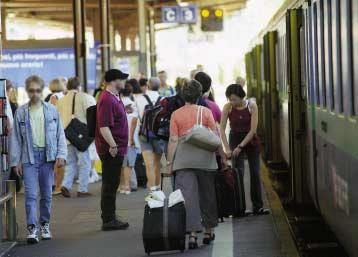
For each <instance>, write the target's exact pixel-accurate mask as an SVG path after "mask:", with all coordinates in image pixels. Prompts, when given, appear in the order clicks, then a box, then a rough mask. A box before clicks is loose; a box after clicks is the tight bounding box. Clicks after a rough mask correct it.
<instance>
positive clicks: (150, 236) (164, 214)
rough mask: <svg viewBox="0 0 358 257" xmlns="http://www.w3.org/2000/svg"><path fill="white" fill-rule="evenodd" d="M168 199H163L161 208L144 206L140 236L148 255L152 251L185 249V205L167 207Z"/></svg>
mask: <svg viewBox="0 0 358 257" xmlns="http://www.w3.org/2000/svg"><path fill="white" fill-rule="evenodd" d="M168 201H169V200H168V199H166V200H165V202H164V207H162V208H153V209H150V208H149V206H148V205H146V207H145V210H144V221H143V231H142V236H143V244H144V250H145V252H146V253H147V254H148V255H150V254H151V253H152V252H161V251H174V250H179V251H181V252H183V251H184V250H185V235H186V211H185V205H184V203H178V204H176V205H174V206H172V207H170V208H168Z"/></svg>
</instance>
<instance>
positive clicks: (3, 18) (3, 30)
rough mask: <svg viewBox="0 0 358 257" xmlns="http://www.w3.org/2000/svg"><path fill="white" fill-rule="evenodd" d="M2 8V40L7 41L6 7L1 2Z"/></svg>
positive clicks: (0, 21)
mask: <svg viewBox="0 0 358 257" xmlns="http://www.w3.org/2000/svg"><path fill="white" fill-rule="evenodd" d="M0 8H1V13H0V16H1V19H0V23H1V28H0V29H1V30H0V31H1V41H2V42H5V41H6V9H5V7H2V6H1V4H0Z"/></svg>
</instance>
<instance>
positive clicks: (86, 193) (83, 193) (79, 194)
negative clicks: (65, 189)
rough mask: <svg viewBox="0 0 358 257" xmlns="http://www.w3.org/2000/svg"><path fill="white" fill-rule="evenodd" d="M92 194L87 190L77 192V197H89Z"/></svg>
mask: <svg viewBox="0 0 358 257" xmlns="http://www.w3.org/2000/svg"><path fill="white" fill-rule="evenodd" d="M90 196H92V194H91V193H89V192H77V197H90Z"/></svg>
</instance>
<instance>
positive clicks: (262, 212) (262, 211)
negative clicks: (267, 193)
mask: <svg viewBox="0 0 358 257" xmlns="http://www.w3.org/2000/svg"><path fill="white" fill-rule="evenodd" d="M270 213H271V212H270V210H269V209H264V208H260V209H256V210H254V211H253V214H254V215H268V214H270Z"/></svg>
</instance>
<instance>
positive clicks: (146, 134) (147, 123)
mask: <svg viewBox="0 0 358 257" xmlns="http://www.w3.org/2000/svg"><path fill="white" fill-rule="evenodd" d="M143 96H144V97H145V99H146V100H147V102H148V105H146V106H145V108H144V114H143V118H142V124H141V126H140V131H139V136H140V137H141V138H142V139H143V140H145V141H147V142H149V140H150V139H151V138H156V136H155V134H154V132H153V127H152V126H153V121H154V117H155V114H156V112H158V111H159V110H160V109H161V108H162V107H161V106H160V100H161V99H162V97H161V96H159V97H158V100H157V102H156V103H155V104H153V103H152V100H151V99H150V97H149V96H148V95H143Z"/></svg>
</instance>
